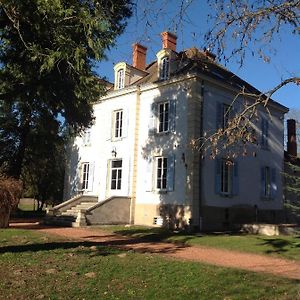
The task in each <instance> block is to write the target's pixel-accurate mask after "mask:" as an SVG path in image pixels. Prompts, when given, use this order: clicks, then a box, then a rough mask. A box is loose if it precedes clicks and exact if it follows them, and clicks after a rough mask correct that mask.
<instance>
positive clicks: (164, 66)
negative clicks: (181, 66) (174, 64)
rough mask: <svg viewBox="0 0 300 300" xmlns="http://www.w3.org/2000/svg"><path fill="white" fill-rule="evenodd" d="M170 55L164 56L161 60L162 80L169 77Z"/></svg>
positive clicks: (160, 75)
mask: <svg viewBox="0 0 300 300" xmlns="http://www.w3.org/2000/svg"><path fill="white" fill-rule="evenodd" d="M169 66H170V64H169V57H167V56H166V57H164V58H162V60H161V61H160V74H159V77H160V79H162V80H166V79H169Z"/></svg>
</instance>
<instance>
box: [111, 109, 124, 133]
mask: <svg viewBox="0 0 300 300" xmlns="http://www.w3.org/2000/svg"><path fill="white" fill-rule="evenodd" d="M113 118H114V127H113V137H114V138H121V137H122V130H123V110H117V111H114V116H113Z"/></svg>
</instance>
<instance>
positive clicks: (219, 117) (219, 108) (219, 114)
mask: <svg viewBox="0 0 300 300" xmlns="http://www.w3.org/2000/svg"><path fill="white" fill-rule="evenodd" d="M222 127H223V103H220V102H216V129H217V130H218V129H220V128H222Z"/></svg>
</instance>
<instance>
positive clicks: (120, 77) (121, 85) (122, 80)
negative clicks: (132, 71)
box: [117, 69, 125, 89]
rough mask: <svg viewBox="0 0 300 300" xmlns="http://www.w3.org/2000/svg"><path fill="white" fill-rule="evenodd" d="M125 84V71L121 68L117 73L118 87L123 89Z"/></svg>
mask: <svg viewBox="0 0 300 300" xmlns="http://www.w3.org/2000/svg"><path fill="white" fill-rule="evenodd" d="M124 86H125V72H124V69H121V70H119V71H118V73H117V89H122V88H124Z"/></svg>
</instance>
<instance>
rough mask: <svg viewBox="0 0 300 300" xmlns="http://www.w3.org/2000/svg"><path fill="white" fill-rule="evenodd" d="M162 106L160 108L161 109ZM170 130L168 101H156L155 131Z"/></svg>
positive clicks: (163, 131) (164, 131)
mask: <svg viewBox="0 0 300 300" xmlns="http://www.w3.org/2000/svg"><path fill="white" fill-rule="evenodd" d="M161 108H162V110H161ZM169 131H170V101H165V102H159V103H157V130H156V132H157V133H166V132H169Z"/></svg>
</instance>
